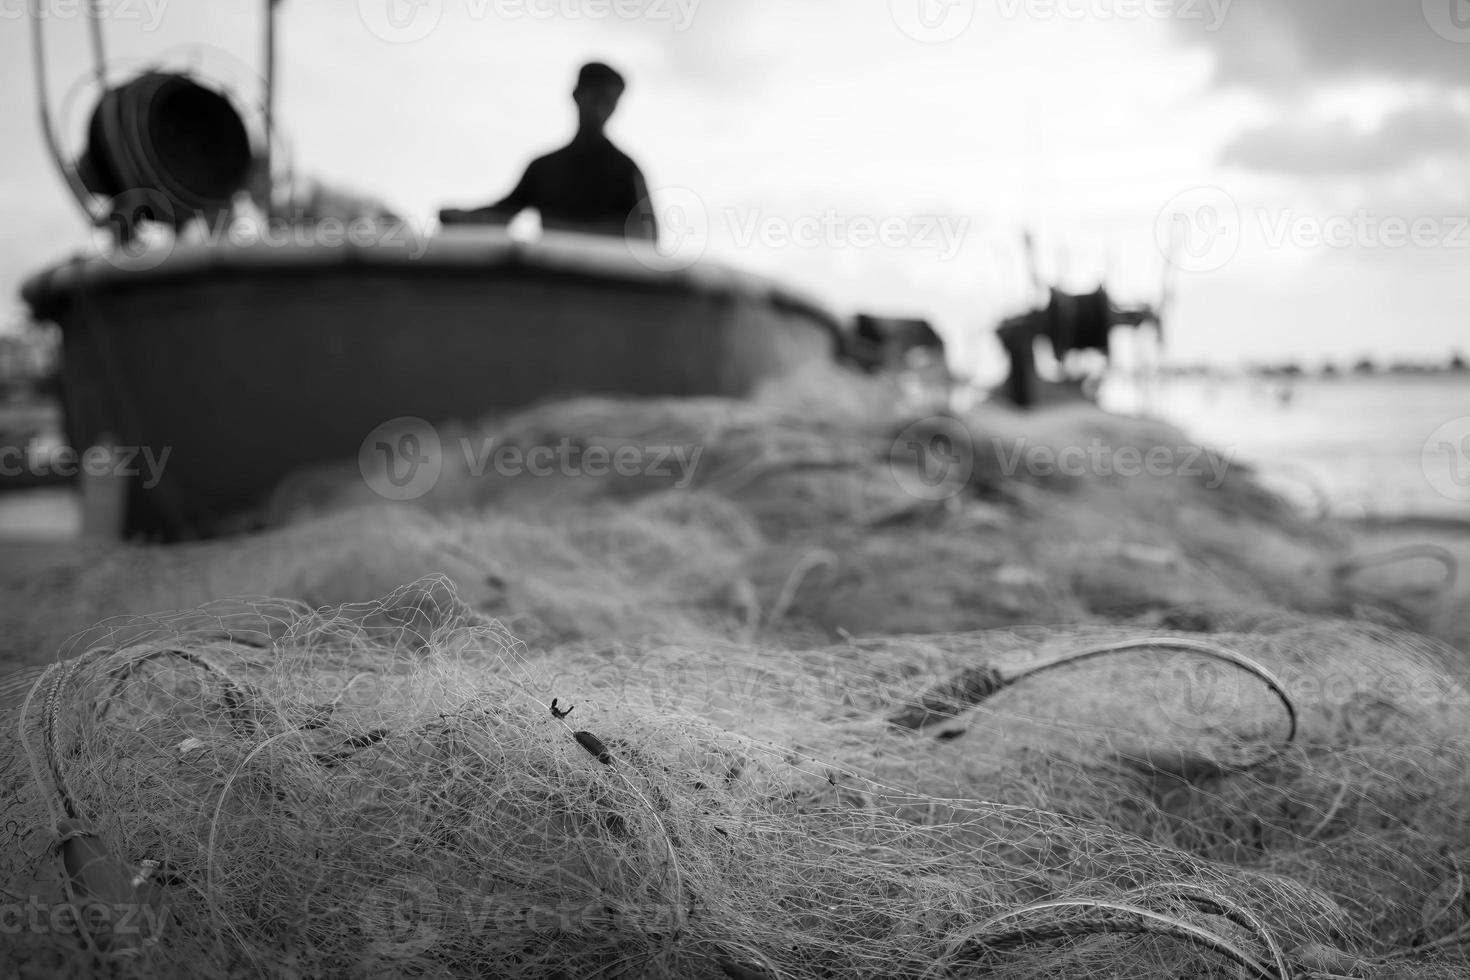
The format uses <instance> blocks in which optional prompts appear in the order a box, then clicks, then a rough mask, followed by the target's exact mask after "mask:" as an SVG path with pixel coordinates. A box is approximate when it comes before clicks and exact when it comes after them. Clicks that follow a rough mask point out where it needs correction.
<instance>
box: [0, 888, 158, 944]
mask: <svg viewBox="0 0 1470 980" xmlns="http://www.w3.org/2000/svg"><path fill="white" fill-rule="evenodd" d="M168 915H169V910H168V907H167V906H163V905H158V906H155V905H151V904H149V903H147V902H113V903H107V902H95V901H89V902H83V903H80V904H72V903H70V902H62V903H59V904H52V903H50V902H44V901H42V900H41V899H40V898H39V897H38V896H36V895H31V896H30V897H29V898H27V899H26V900H25V901H23V902H17V901H9V902H0V936H20V935H52V934H55V935H65V936H73V935H77V934H83V935H88V936H93V937H100V936H111V937H118V938H120V937H134V936H136V937H140V938H141V939H145V940H146V939H148V938H149V937H153V936H157V935H159V934H160V933H161V932H162V929H163V926H164V923H165V921H166V920H167V918H168Z"/></svg>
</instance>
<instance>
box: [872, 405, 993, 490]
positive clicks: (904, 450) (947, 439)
mask: <svg viewBox="0 0 1470 980" xmlns="http://www.w3.org/2000/svg"><path fill="white" fill-rule="evenodd" d="M888 469H889V472H891V473H892V474H893V480H894V482H895V483H897V484H898V486H899V488H900V489H901V490H903V491H904V492H905V493H907V494H909V495H910V496H913V497H917V498H918V499H920V500H947V499H949V498H950V497H953V496H955V495H956V494H958V493H959V492H960V491H962V490H964V489H965V487H966V485H968V483H969V481H970V474H971V473H972V472H973V471H974V469H975V443H974V440H973V439H971V438H970V430H969V429H967V428H966V427H965V425H964V423H963V422H961V421H960V420H959V419H956V418H951V417H950V416H948V415H935V416H931V417H930V418H927V419H920V420H919V421H917V422H915V423H914V424H913V425H910V426H909V427H908V428H906V429H904V430H903V431H902V432H900V433H899V434H898V436H897V438H895V439H894V440H893V445H892V446H890V447H889V452H888Z"/></svg>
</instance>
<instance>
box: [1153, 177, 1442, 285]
mask: <svg viewBox="0 0 1470 980" xmlns="http://www.w3.org/2000/svg"><path fill="white" fill-rule="evenodd" d="M1247 231H1250V232H1251V233H1252V234H1253V235H1255V236H1256V237H1258V238H1259V240H1260V242H1261V244H1263V245H1264V246H1265V247H1266V248H1268V249H1273V250H1279V249H1286V248H1292V249H1297V250H1316V249H1374V250H1382V249H1386V250H1389V251H1396V250H1398V249H1404V248H1415V249H1456V250H1463V249H1470V215H1462V214H1445V215H1423V214H1421V215H1413V216H1410V215H1399V214H1375V213H1373V212H1372V211H1369V210H1368V209H1367V208H1358V209H1357V210H1355V211H1352V212H1341V213H1327V214H1319V213H1312V212H1309V211H1303V210H1298V209H1296V208H1257V209H1255V210H1254V211H1251V212H1250V213H1249V214H1248V215H1247V214H1245V213H1243V212H1242V210H1241V208H1240V206H1239V205H1238V204H1237V203H1236V201H1235V199H1234V198H1233V197H1231V196H1230V194H1229V193H1227V192H1226V191H1224V190H1222V189H1221V188H1219V187H1194V188H1190V189H1189V190H1186V191H1183V192H1181V193H1179V194H1176V195H1175V196H1174V197H1173V198H1171V199H1170V200H1169V202H1168V203H1167V204H1165V205H1164V207H1163V209H1162V210H1161V211H1160V212H1159V214H1158V217H1157V219H1156V220H1155V223H1154V238H1155V241H1156V242H1157V244H1158V247H1159V251H1160V252H1162V253H1163V254H1164V256H1165V257H1166V258H1167V259H1168V260H1169V261H1170V262H1172V263H1173V264H1174V265H1176V266H1178V267H1179V268H1180V269H1183V270H1184V271H1186V272H1213V271H1215V270H1217V269H1221V268H1223V267H1224V266H1225V265H1226V264H1228V263H1229V262H1230V261H1231V260H1232V259H1233V258H1235V255H1236V253H1237V252H1238V251H1239V249H1240V246H1241V242H1242V239H1243V238H1244V236H1245V233H1246V232H1247Z"/></svg>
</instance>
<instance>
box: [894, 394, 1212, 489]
mask: <svg viewBox="0 0 1470 980" xmlns="http://www.w3.org/2000/svg"><path fill="white" fill-rule="evenodd" d="M986 449H988V450H989V452H990V453H991V454H992V456H991V458H992V459H993V464H989V465H986V463H987V461H986V460H984V459H982V454H983V453H984V451H985V450H986ZM1234 456H1235V450H1233V449H1227V450H1223V451H1218V452H1217V451H1214V450H1210V449H1206V448H1204V447H1202V446H1191V445H1180V446H1163V445H1160V446H1147V447H1145V446H1133V445H1122V446H1115V445H1111V444H1109V443H1108V442H1106V441H1104V440H1103V439H1101V438H1096V437H1094V438H1093V439H1091V440H1090V441H1088V442H1087V444H1085V445H1083V444H1080V443H1079V444H1072V445H1062V446H1054V445H1049V444H1045V443H1032V442H1030V441H1029V440H1027V439H1025V438H1021V439H1014V440H1006V439H1002V438H999V437H992V438H991V439H990V442H989V445H988V446H986V447H980V446H977V445H976V443H975V440H974V438H973V437H972V436H971V434H970V431H969V429H968V428H966V426H965V425H964V423H962V422H960V421H959V420H958V419H955V418H952V417H950V416H943V415H936V416H932V417H930V418H927V419H921V420H919V421H918V422H915V423H913V424H912V425H910V426H909V427H908V428H906V429H904V430H903V431H902V432H901V433H899V434H898V436H897V437H896V438H895V439H894V440H893V444H892V446H891V447H890V449H889V457H888V459H889V469H890V472H891V473H892V475H893V478H894V480H895V481H896V482H897V483H898V485H899V486H900V487H901V488H903V489H904V490H905V491H907V492H908V493H910V494H912V495H914V496H915V497H919V498H921V499H924V500H943V499H945V498H948V497H953V496H955V495H956V494H958V493H960V491H962V490H963V489H964V488H965V486H966V485H967V484H968V483H969V480H970V477H971V475H972V474H973V473H974V472H975V471H976V469H977V468H978V469H980V470H982V472H986V473H995V472H997V471H998V472H999V474H1000V475H1001V476H1004V477H1006V478H1016V477H1033V478H1039V479H1048V478H1053V477H1066V478H1082V477H1100V478H1105V479H1106V478H1110V477H1122V478H1125V479H1130V478H1134V477H1161V478H1162V477H1184V478H1187V479H1194V480H1199V481H1201V484H1202V485H1203V486H1204V488H1205V489H1207V490H1217V489H1219V488H1220V487H1221V486H1222V485H1223V484H1224V482H1225V479H1226V475H1227V473H1228V472H1229V469H1230V466H1231V463H1232V461H1233V459H1234Z"/></svg>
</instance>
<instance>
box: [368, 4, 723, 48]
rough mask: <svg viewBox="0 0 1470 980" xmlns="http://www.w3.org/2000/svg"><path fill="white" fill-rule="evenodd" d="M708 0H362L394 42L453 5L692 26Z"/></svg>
mask: <svg viewBox="0 0 1470 980" xmlns="http://www.w3.org/2000/svg"><path fill="white" fill-rule="evenodd" d="M701 2H702V0H358V3H357V12H358V16H359V17H360V18H361V19H362V22H363V24H364V25H365V26H366V27H367V29H368V30H369V31H371V32H372V33H373V34H375V35H377V36H378V37H379V38H381V39H382V40H384V41H388V42H390V43H392V44H411V43H413V42H415V41H422V40H423V39H424V38H426V37H428V36H429V35H430V34H432V33H433V32H434V31H435V30H436V29H437V28H438V27H439V24H440V22H441V21H442V20H443V19H444V8H445V7H446V6H447V5H452V6H453V7H454V8H455V9H456V10H457V11H458V12H459V13H460V14H461V15H462V16H465V17H468V18H469V19H470V20H472V21H483V20H489V19H491V18H495V19H496V20H532V21H568V20H589V21H610V20H614V21H625V22H631V21H641V22H645V23H651V24H667V25H668V26H669V29H671V30H673V31H676V32H682V31H687V30H689V28H690V27H691V26H693V24H694V17H695V14H696V12H697V11H698V8H699V4H700V3H701Z"/></svg>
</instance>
